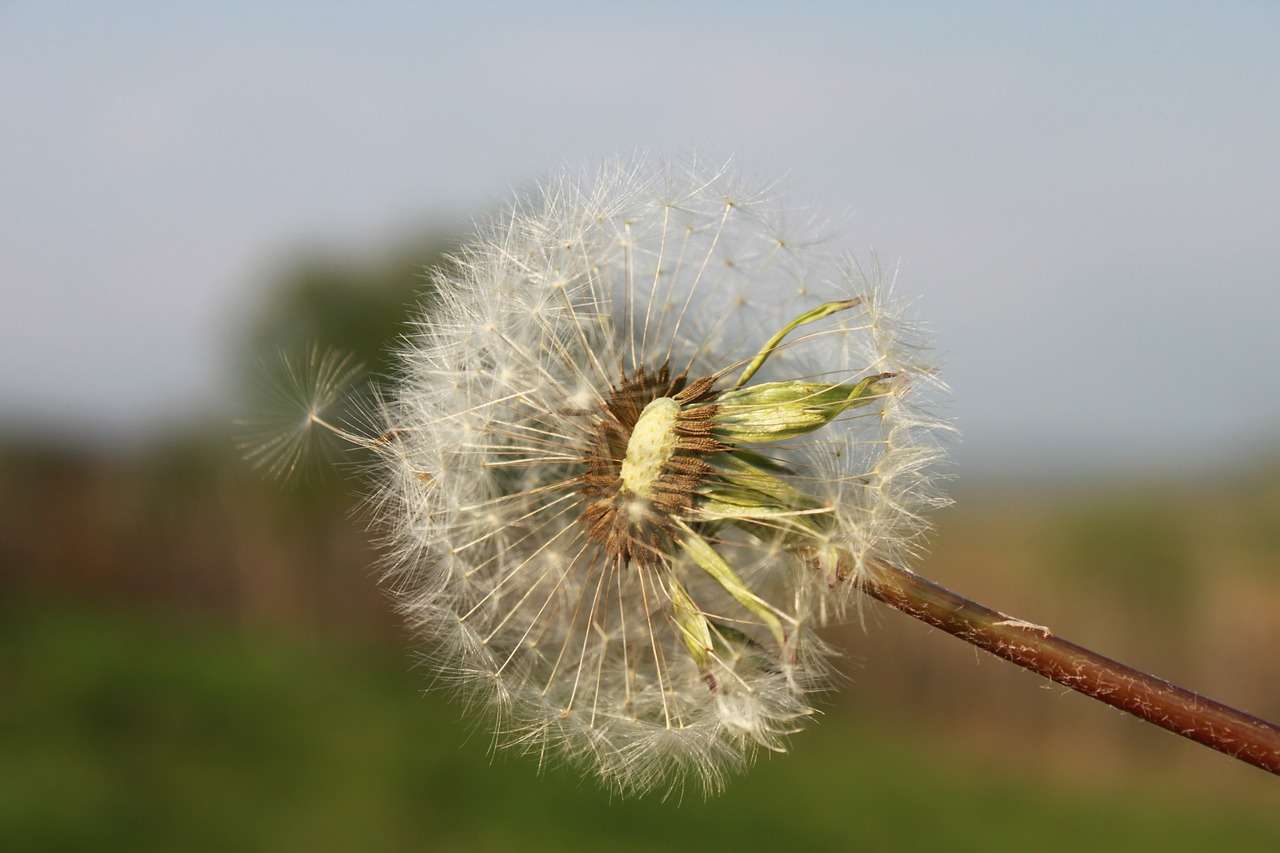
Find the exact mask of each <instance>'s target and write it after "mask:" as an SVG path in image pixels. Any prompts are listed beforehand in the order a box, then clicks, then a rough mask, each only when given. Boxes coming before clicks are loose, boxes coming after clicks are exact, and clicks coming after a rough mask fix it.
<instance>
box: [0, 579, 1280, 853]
mask: <svg viewBox="0 0 1280 853" xmlns="http://www.w3.org/2000/svg"><path fill="white" fill-rule="evenodd" d="M422 686H423V680H422V675H421V674H420V673H415V672H412V671H411V670H410V669H409V668H408V666H407V665H406V658H405V656H404V655H402V654H398V653H396V652H395V650H388V649H384V648H378V647H373V648H370V647H360V646H357V645H353V644H351V643H341V642H338V641H317V640H316V639H314V638H297V639H294V640H282V639H279V638H276V639H273V640H262V639H256V640H252V641H251V640H250V639H246V638H244V637H243V636H240V635H238V634H236V633H234V632H232V631H228V630H222V629H218V628H216V627H215V626H210V625H203V624H192V623H183V622H181V621H178V620H168V621H164V620H159V619H157V618H155V617H139V616H137V615H136V614H134V615H124V614H111V613H104V612H87V611H83V610H81V611H72V610H68V609H66V608H45V607H39V606H37V605H35V604H32V603H27V604H26V605H24V606H23V607H21V608H18V607H17V606H15V605H13V604H12V603H11V604H10V605H8V606H5V607H3V608H0V849H3V850H15V851H19V850H20V851H39V850H95V851H96V850H112V849H121V850H182V851H198V850H218V851H228V850H271V851H289V850H306V851H325V850H377V851H381V850H446V851H453V850H457V851H490V850H491V851H506V850H531V851H536V850H548V851H550V850H557V851H559V850H611V851H614V850H616V851H628V850H663V851H673V850H698V851H712V850H744V851H745V850H765V849H775V850H785V851H795V850H822V851H835V850H847V849H863V850H935V849H937V850H948V851H964V850H1027V849H1035V850H1073V851H1075V850H1081V849H1103V850H1111V849H1134V850H1140V849H1153V850H1154V849H1158V850H1208V849H1213V850H1259V851H1264V850H1266V851H1271V850H1276V849H1280V818H1276V817H1274V816H1273V815H1272V814H1270V813H1269V812H1271V811H1273V810H1269V809H1268V810H1265V811H1264V810H1259V809H1256V808H1254V809H1249V808H1246V807H1244V806H1240V807H1239V808H1230V807H1226V806H1224V805H1223V804H1222V803H1221V801H1219V802H1218V803H1217V805H1213V804H1212V803H1203V802H1193V801H1177V800H1174V801H1171V800H1169V799H1167V798H1166V799H1156V800H1152V799H1150V798H1149V797H1148V796H1147V795H1146V794H1144V793H1143V792H1142V791H1140V790H1136V789H1128V790H1116V789H1102V790H1099V789H1098V787H1096V786H1094V787H1090V788H1087V789H1084V788H1080V789H1070V788H1064V787H1046V786H1045V785H1041V784H1035V785H1030V784H1026V783H1025V782H1020V781H1017V780H1014V779H1010V778H1006V777H1005V776H1003V775H1002V774H1001V771H1000V768H998V767H995V766H990V767H975V766H973V762H972V756H970V757H969V758H968V759H965V760H966V761H967V764H966V765H961V764H960V763H959V762H960V761H961V758H960V757H959V756H960V753H959V751H956V752H951V751H949V750H947V749H945V748H943V749H939V748H938V744H939V743H942V741H943V739H942V737H939V738H937V739H936V740H934V741H933V742H932V744H931V745H929V746H926V745H924V744H913V743H912V742H911V740H910V739H909V733H907V732H902V731H895V730H894V729H892V728H888V729H886V727H885V726H884V725H883V724H872V723H870V722H867V721H865V720H859V719H857V718H853V717H850V716H848V715H847V714H836V713H832V714H831V715H829V716H827V717H826V718H824V719H823V720H822V722H821V723H820V724H819V725H818V726H816V727H814V728H812V729H811V730H809V731H807V732H805V733H803V734H801V735H800V736H798V737H797V738H795V739H794V743H793V746H794V749H793V752H792V753H791V754H789V755H786V756H777V757H769V758H768V759H767V760H763V761H762V762H761V763H760V764H759V765H758V766H757V767H756V768H755V769H754V770H753V771H752V772H751V773H749V774H747V775H746V776H744V777H741V778H738V779H735V780H734V781H733V782H732V784H731V785H730V787H729V789H728V791H727V792H726V793H725V794H724V795H722V796H721V797H718V798H716V799H713V800H710V801H704V800H703V799H701V798H700V797H698V796H686V797H685V798H684V801H683V802H682V803H676V802H666V803H663V802H660V801H658V800H654V799H650V800H642V801H617V800H614V801H611V800H610V797H609V796H608V795H607V794H606V793H604V792H602V791H601V790H600V789H599V788H598V787H597V786H596V784H595V782H594V781H593V780H592V779H589V778H587V779H581V778H577V777H576V776H575V775H574V774H570V773H567V772H564V771H556V770H550V771H547V772H546V773H543V774H541V775H540V774H539V773H538V771H537V769H536V766H535V765H534V764H533V763H532V762H531V761H529V760H525V759H522V758H518V757H514V756H505V755H504V756H502V757H500V758H498V759H497V760H494V759H492V758H491V757H490V756H489V754H488V750H487V747H488V735H487V734H486V733H485V731H484V729H483V728H482V729H479V730H476V729H475V728H474V726H473V723H472V722H469V721H465V720H462V719H460V711H459V710H458V708H456V707H455V706H453V705H451V704H449V703H448V702H447V701H446V700H445V699H444V698H443V697H439V696H436V695H428V696H426V697H423V696H422V694H421V688H422ZM939 734H940V735H941V734H942V733H939ZM1046 784H1047V783H1046ZM1277 791H1278V793H1280V788H1278V789H1277Z"/></svg>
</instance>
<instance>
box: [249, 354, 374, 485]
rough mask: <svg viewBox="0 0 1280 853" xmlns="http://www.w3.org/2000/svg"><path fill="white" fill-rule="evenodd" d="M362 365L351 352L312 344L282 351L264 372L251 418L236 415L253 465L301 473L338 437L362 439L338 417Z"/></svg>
mask: <svg viewBox="0 0 1280 853" xmlns="http://www.w3.org/2000/svg"><path fill="white" fill-rule="evenodd" d="M363 373H364V367H363V365H361V364H360V363H359V362H357V361H356V360H355V359H354V358H352V357H351V356H350V355H347V354H344V353H340V352H335V351H333V350H324V349H321V348H320V347H318V346H315V347H312V348H311V349H310V350H309V351H308V352H306V353H304V354H303V355H302V356H300V357H299V356H295V355H292V354H281V357H280V361H279V367H278V370H277V371H276V372H275V373H273V374H270V375H268V374H265V373H264V374H263V375H262V377H261V379H260V381H259V384H258V388H257V389H256V390H257V394H256V395H255V397H256V398H255V401H254V403H253V408H252V413H253V416H252V418H248V419H245V420H242V421H240V423H239V426H240V428H241V441H240V447H241V450H242V451H243V452H244V455H245V458H246V459H247V460H248V461H249V463H250V464H251V465H253V467H255V468H258V469H260V470H263V471H265V472H267V473H268V474H270V475H271V476H273V477H276V478H278V479H281V480H289V479H295V478H296V479H302V478H304V477H305V476H306V475H307V474H309V473H311V472H312V471H314V470H315V469H316V468H317V466H318V463H322V462H331V461H332V459H333V454H332V453H331V452H329V451H331V450H333V449H334V448H336V447H337V446H339V445H340V444H341V443H342V441H344V440H345V441H355V442H357V443H363V442H362V441H361V440H360V439H359V438H358V437H357V436H355V435H353V434H351V433H349V432H347V431H346V430H345V429H344V428H343V427H342V426H341V425H340V424H339V418H340V416H341V412H342V410H343V408H344V406H345V404H346V403H348V402H349V400H348V399H347V394H348V393H349V392H350V391H351V389H352V387H353V386H354V385H355V383H356V381H357V380H358V379H359V377H360V376H361V375H362V374H363Z"/></svg>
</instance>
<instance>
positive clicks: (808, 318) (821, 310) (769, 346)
mask: <svg viewBox="0 0 1280 853" xmlns="http://www.w3.org/2000/svg"><path fill="white" fill-rule="evenodd" d="M861 301H862V300H861V299H842V300H840V301H839V302H824V303H823V304H821V305H819V306H818V307H817V308H814V309H813V310H812V311H806V312H805V313H803V314H801V315H800V316H799V317H797V318H795V319H794V320H792V321H791V322H790V323H788V324H787V325H785V326H783V327H782V330H781V331H779V332H778V333H777V334H776V335H774V336H773V337H772V338H769V340H767V341H765V345H764V346H762V347H761V348H760V352H758V353H756V355H755V358H753V359H751V361H750V362H748V363H747V367H746V369H745V370H743V371H742V375H741V376H739V377H738V381H737V382H735V383H733V387H734V388H741V387H742V386H743V385H746V384H747V380H748V379H750V378H751V377H752V376H754V375H755V373H756V371H757V370H759V369H760V368H761V366H762V365H763V364H764V363H765V361H766V360H768V358H769V356H771V355H773V351H774V350H776V349H777V348H778V346H779V345H780V344H781V343H782V339H783V338H785V337H786V336H787V335H789V334H791V333H792V332H794V331H795V330H796V329H798V328H800V327H801V326H807V325H808V324H809V323H816V322H817V321H819V320H821V319H823V318H824V317H829V316H831V315H832V314H834V313H836V312H837V311H844V310H846V309H849V308H852V307H853V306H855V305H857V304H858V303H859V302H861Z"/></svg>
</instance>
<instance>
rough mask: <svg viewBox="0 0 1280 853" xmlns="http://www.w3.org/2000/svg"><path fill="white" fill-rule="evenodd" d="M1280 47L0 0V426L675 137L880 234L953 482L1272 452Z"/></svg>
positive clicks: (112, 423) (701, 18)
mask: <svg viewBox="0 0 1280 853" xmlns="http://www.w3.org/2000/svg"><path fill="white" fill-rule="evenodd" d="M784 5H785V6H786V8H785V10H784V9H783V8H782V7H783V6H784ZM1277 45H1280V6H1278V5H1276V4H1272V3H1263V2H1255V3H1245V2H1223V3H1214V4H1207V3H1178V2H1162V3H1138V2H1133V3H1120V4H1116V3H1089V2H1085V3H1074V4H1049V3H1015V2H1009V3H984V2H975V3H964V4H956V3H936V4H935V3H916V4H904V3H889V2H883V3H857V2H847V3H844V2H842V3H836V2H826V3H818V2H810V3H805V2H797V3H790V4H781V3H777V2H768V3H766V2H756V1H755V0H739V2H734V3H728V2H707V3H674V2H652V3H610V2H595V3H585V2H579V3H572V2H554V0H553V2H538V3H533V2H530V3H504V4H497V3H486V2H468V3H465V4H463V3H453V4H450V3H431V2H412V3H409V2H403V3H396V2H367V3H361V4H343V5H339V4H331V3H289V2H281V3H274V4H260V3H249V2H223V3H217V4H172V3H129V2H116V3H110V4H104V3H76V2H21V0H17V1H16V2H15V0H9V2H3V0H0V427H4V426H6V425H9V426H12V425H15V424H16V425H21V426H24V427H26V428H28V429H30V428H33V427H34V428H36V429H40V430H46V431H48V432H56V433H58V434H60V435H66V436H71V437H73V438H76V439H77V440H79V439H83V440H93V441H108V442H109V441H120V440H126V441H127V440H132V439H136V438H137V437H138V436H146V435H153V434H155V433H156V431H157V430H161V429H163V428H165V427H167V426H169V425H171V424H174V423H179V422H181V421H182V420H183V419H184V418H188V417H191V416H193V414H195V413H211V414H208V415H207V416H209V417H217V416H218V415H217V413H218V412H220V411H221V409H222V407H223V406H224V404H225V402H226V399H227V395H228V393H229V390H230V383H231V381H232V375H231V371H232V366H233V364H234V363H235V358H234V355H235V352H234V349H235V347H236V346H237V345H238V343H239V342H240V340H242V339H243V338H242V335H243V328H244V326H245V324H246V323H247V322H248V319H247V318H248V317H249V315H250V314H251V313H252V311H253V310H254V309H255V307H256V306H259V305H261V303H262V301H263V298H264V297H263V291H264V288H266V287H267V286H268V285H269V284H270V282H271V281H272V275H273V274H274V273H275V272H276V271H278V269H279V266H280V264H281V262H282V261H283V260H285V259H288V258H289V257H291V256H292V255H293V254H295V253H297V252H298V251H300V250H302V249H303V248H305V247H308V246H316V245H322V246H328V247H331V248H332V247H337V248H339V249H344V250H348V249H349V250H350V251H351V252H352V253H369V252H375V251H377V250H379V248H380V247H384V246H389V245H391V244H392V243H393V242H394V241H395V240H396V238H398V237H402V236H404V235H407V234H411V233H415V232H418V231H420V230H422V229H424V228H428V227H444V226H445V225H448V226H454V225H463V224H465V223H466V222H468V221H470V220H472V219H475V218H481V217H483V216H484V215H486V214H487V213H489V212H491V211H493V210H494V209H495V208H496V207H497V206H498V205H500V204H501V203H502V202H503V201H504V200H505V199H506V198H507V197H508V195H509V194H510V193H511V191H512V188H513V187H519V186H523V185H525V184H527V183H528V182H529V181H531V180H536V179H537V178H539V177H540V176H544V175H546V174H548V173H550V172H553V171H556V170H557V169H559V168H561V167H562V166H564V165H569V166H573V165H575V164H579V163H583V162H588V161H592V160H597V159H599V158H600V157H601V156H602V155H608V154H610V153H617V152H627V151H633V150H636V149H638V148H643V149H648V150H650V151H656V152H659V153H665V152H672V153H680V152H685V151H688V150H690V148H691V146H696V147H697V148H699V149H700V150H704V151H712V152H717V153H721V154H723V155H725V156H729V155H732V156H733V157H734V158H735V159H736V162H738V163H739V164H740V165H742V166H743V168H746V169H747V170H749V171H751V172H753V173H758V174H761V175H768V176H773V175H785V176H786V185H787V186H788V187H789V194H790V196H791V197H793V198H795V199H797V200H798V201H802V202H805V203H808V204H810V205H811V206H812V207H813V209H815V210H817V211H821V212H824V213H827V214H829V215H830V218H831V219H832V220H834V221H837V222H839V227H838V229H837V230H836V243H837V244H838V245H839V247H840V248H843V249H848V250H850V251H852V252H853V253H855V254H856V255H859V256H861V257H863V258H869V257H871V254H872V253H873V252H874V253H875V254H876V255H877V256H879V257H880V258H881V259H882V260H883V261H884V262H886V263H888V264H896V265H897V266H898V279H897V289H898V291H899V293H901V294H905V295H909V296H911V297H912V309H913V311H914V312H915V313H916V314H917V316H919V317H920V318H921V319H922V320H924V321H925V322H926V323H927V325H928V326H929V328H930V329H931V330H932V331H933V334H934V338H935V342H936V346H937V348H938V350H939V352H940V355H941V358H942V361H943V364H944V372H943V376H944V378H945V379H946V381H947V382H948V384H949V385H950V387H951V395H950V397H949V398H948V400H947V401H946V402H945V403H944V404H943V406H942V408H941V413H942V414H944V415H945V416H947V417H950V418H953V419H954V420H955V421H956V423H957V424H958V427H959V430H960V432H961V433H962V434H963V436H964V438H963V441H962V442H961V443H960V444H959V445H958V446H957V447H956V449H955V453H956V457H957V459H958V460H959V463H960V465H961V470H960V475H961V476H963V475H964V474H965V473H966V471H975V470H976V471H982V470H984V469H986V470H996V469H1006V470H1011V471H1016V470H1021V469H1028V470H1039V469H1044V470H1051V469H1056V470H1067V469H1073V470H1074V469H1078V470H1081V471H1094V470H1099V469H1103V468H1107V467H1115V466H1139V467H1140V466H1142V465H1153V466H1161V467H1163V468H1165V469H1170V468H1172V469H1175V470H1176V469H1177V468H1178V467H1180V466H1184V465H1185V466H1186V467H1187V468H1188V470H1191V469H1194V470H1197V471H1203V470H1205V469H1206V468H1212V467H1214V466H1218V465H1239V464H1241V463H1242V461H1243V463H1244V464H1247V463H1248V461H1249V459H1250V458H1253V457H1256V455H1257V454H1259V453H1270V454H1271V455H1272V457H1274V456H1275V455H1276V454H1277V453H1280V371H1278V370H1277V365H1280V333H1277V326H1278V325H1280V239H1277V232H1278V231H1280V228H1278V226H1277V224H1278V223H1280V50H1277V49H1276V46H1277Z"/></svg>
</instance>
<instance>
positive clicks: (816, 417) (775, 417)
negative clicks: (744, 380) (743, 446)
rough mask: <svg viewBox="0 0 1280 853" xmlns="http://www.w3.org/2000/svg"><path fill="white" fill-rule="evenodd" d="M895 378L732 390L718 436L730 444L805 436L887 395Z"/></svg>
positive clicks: (721, 403)
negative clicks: (888, 384) (885, 391)
mask: <svg viewBox="0 0 1280 853" xmlns="http://www.w3.org/2000/svg"><path fill="white" fill-rule="evenodd" d="M893 376H894V374H892V373H879V374H876V375H875V376H868V377H867V378H866V379H863V380H862V381H861V382H859V383H858V384H856V385H827V384H823V383H820V382H801V381H791V382H766V383H763V384H760V385H752V386H750V387H748V388H734V389H731V390H728V391H725V392H723V393H722V394H720V395H719V397H717V398H716V405H717V407H718V409H717V411H716V415H715V421H716V435H717V436H719V437H721V438H722V439H723V440H724V441H726V442H727V443H730V444H737V443H741V442H756V443H759V442H770V441H785V440H786V439H789V438H795V437H796V436H801V435H805V434H806V433H810V432H813V431H814V430H817V429H821V428H822V427H824V426H826V425H827V424H829V423H831V422H832V421H833V420H835V419H836V417H838V416H839V415H840V414H841V413H843V412H845V411H847V410H848V409H851V408H855V407H857V406H865V405H867V404H868V403H870V402H872V401H873V400H875V399H877V398H878V397H879V396H881V395H882V394H883V388H882V387H881V385H882V384H883V383H884V382H885V381H886V380H888V379H891V378H892V377H893Z"/></svg>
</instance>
